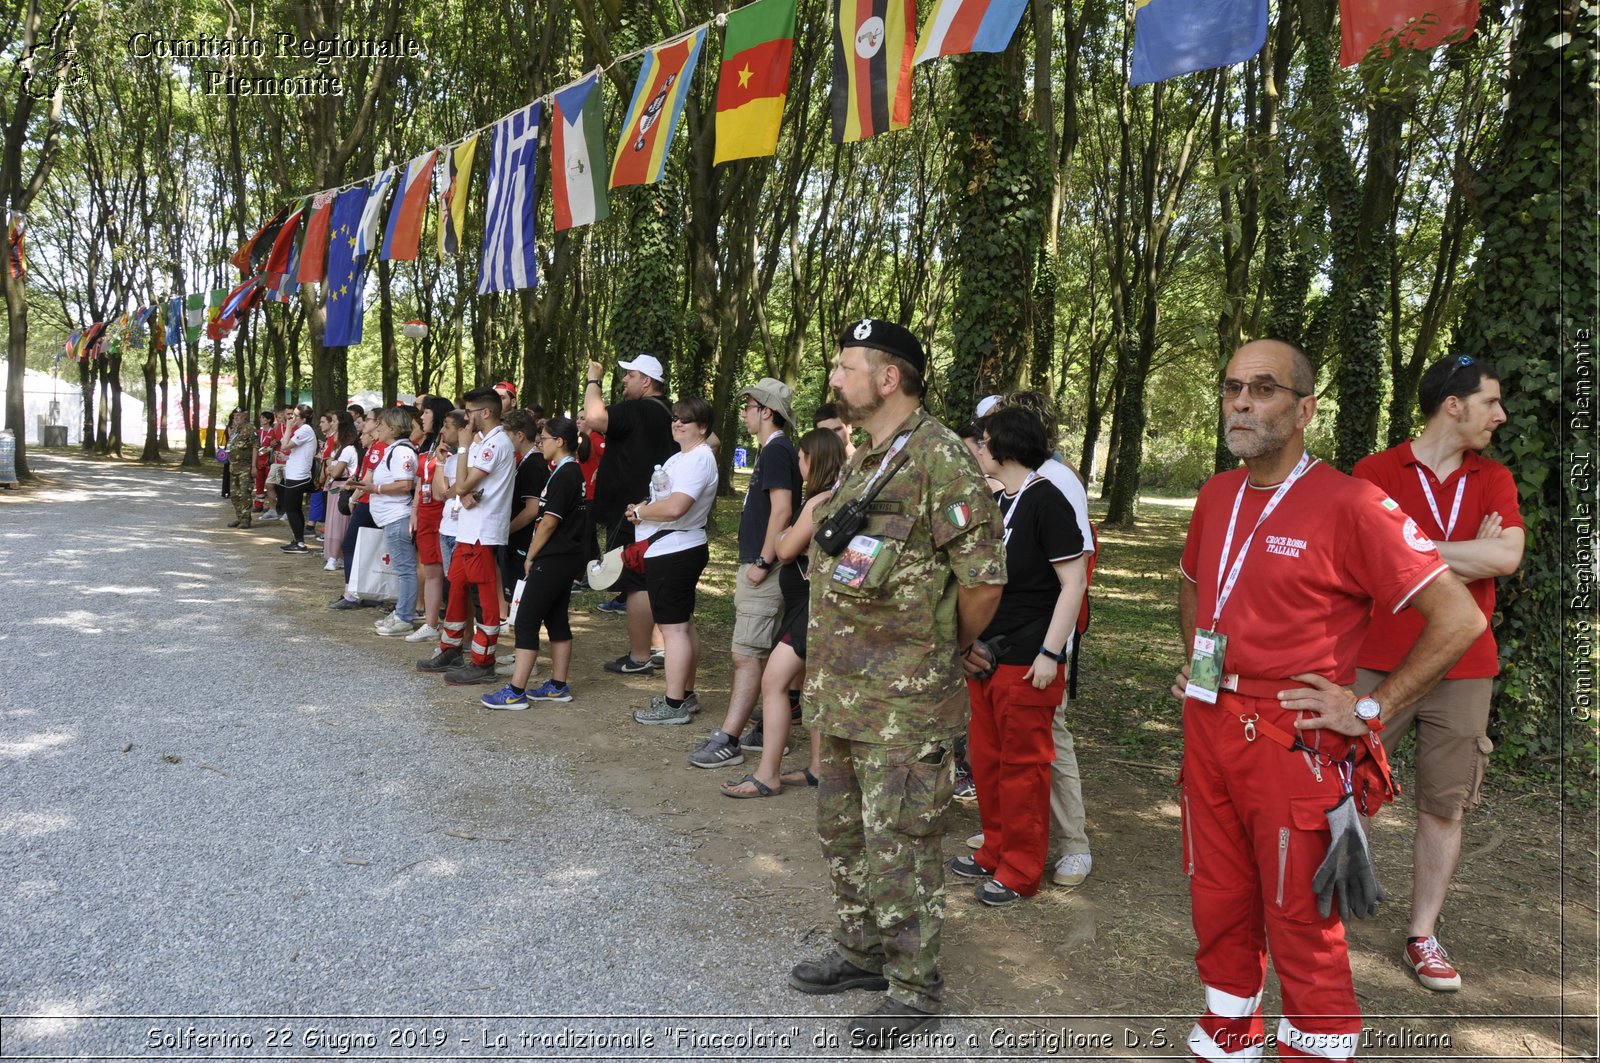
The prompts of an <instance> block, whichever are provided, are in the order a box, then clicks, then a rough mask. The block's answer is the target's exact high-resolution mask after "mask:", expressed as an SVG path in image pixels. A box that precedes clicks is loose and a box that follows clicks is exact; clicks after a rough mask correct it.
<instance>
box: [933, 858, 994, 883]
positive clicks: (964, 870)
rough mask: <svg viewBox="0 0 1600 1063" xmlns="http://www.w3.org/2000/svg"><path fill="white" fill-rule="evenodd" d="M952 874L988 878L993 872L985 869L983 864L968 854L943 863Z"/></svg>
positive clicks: (963, 876)
mask: <svg viewBox="0 0 1600 1063" xmlns="http://www.w3.org/2000/svg"><path fill="white" fill-rule="evenodd" d="M945 866H946V867H948V868H949V869H950V873H951V874H953V875H960V876H961V877H962V878H988V877H989V876H990V875H991V874H992V873H993V872H990V871H988V870H985V868H984V866H983V865H982V864H980V863H978V862H977V861H976V860H974V859H973V858H972V857H970V856H958V857H956V858H955V859H954V860H952V861H950V862H949V863H948V864H946V865H945Z"/></svg>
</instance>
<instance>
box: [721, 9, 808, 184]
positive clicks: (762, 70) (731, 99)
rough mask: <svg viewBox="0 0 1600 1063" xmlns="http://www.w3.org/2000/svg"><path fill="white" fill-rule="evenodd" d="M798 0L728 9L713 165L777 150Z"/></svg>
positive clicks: (787, 90) (751, 157) (771, 153)
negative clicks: (796, 1) (715, 152)
mask: <svg viewBox="0 0 1600 1063" xmlns="http://www.w3.org/2000/svg"><path fill="white" fill-rule="evenodd" d="M794 6H795V0H756V2H755V3H753V4H747V5H746V6H744V7H741V8H740V9H739V10H737V11H730V12H729V13H728V25H727V27H726V29H725V30H724V32H723V37H722V76H721V77H720V78H719V79H718V81H717V154H716V158H715V159H714V160H713V165H715V164H716V163H722V162H730V161H732V160H733V159H754V158H758V157H760V156H763V155H773V154H776V153H777V150H778V126H779V124H780V122H781V121H782V120H783V103H784V100H785V99H787V98H788V95H789V59H790V57H791V56H793V54H794Z"/></svg>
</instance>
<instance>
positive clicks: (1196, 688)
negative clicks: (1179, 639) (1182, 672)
mask: <svg viewBox="0 0 1600 1063" xmlns="http://www.w3.org/2000/svg"><path fill="white" fill-rule="evenodd" d="M1227 650H1228V636H1226V635H1223V634H1220V633H1218V632H1216V631H1207V630H1205V629H1204V628H1196V629H1195V633H1194V651H1193V652H1192V653H1191V654H1190V655H1189V685H1188V686H1186V687H1184V689H1183V693H1184V696H1185V697H1191V698H1194V699H1195V700H1196V701H1203V702H1205V703H1206V704H1207V705H1215V704H1216V703H1217V691H1218V690H1220V689H1221V687H1222V659H1223V657H1224V655H1225V654H1226V653H1227Z"/></svg>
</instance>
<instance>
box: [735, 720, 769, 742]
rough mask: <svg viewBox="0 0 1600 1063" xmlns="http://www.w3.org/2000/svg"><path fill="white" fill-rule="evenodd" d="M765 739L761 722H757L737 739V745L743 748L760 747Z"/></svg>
mask: <svg viewBox="0 0 1600 1063" xmlns="http://www.w3.org/2000/svg"><path fill="white" fill-rule="evenodd" d="M766 740H767V739H766V735H765V734H764V733H763V732H762V728H761V724H760V723H759V722H758V723H757V724H756V725H755V726H754V727H752V728H750V733H749V734H747V735H745V736H744V737H743V738H741V739H739V745H740V747H741V748H743V749H761V748H763V746H764V745H765V744H766Z"/></svg>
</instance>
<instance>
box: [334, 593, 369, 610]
mask: <svg viewBox="0 0 1600 1063" xmlns="http://www.w3.org/2000/svg"><path fill="white" fill-rule="evenodd" d="M362 606H363V603H362V602H359V601H351V600H350V599H349V598H346V597H345V596H344V595H342V594H341V595H340V596H339V597H337V598H335V599H334V600H333V601H331V602H329V603H328V608H329V609H360V608H362Z"/></svg>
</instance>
